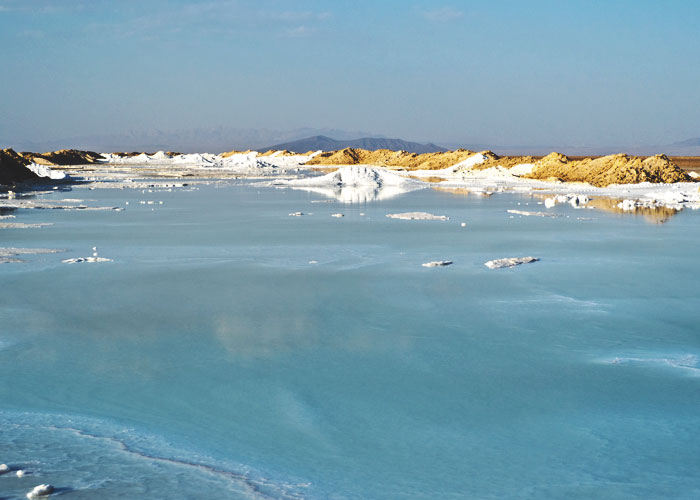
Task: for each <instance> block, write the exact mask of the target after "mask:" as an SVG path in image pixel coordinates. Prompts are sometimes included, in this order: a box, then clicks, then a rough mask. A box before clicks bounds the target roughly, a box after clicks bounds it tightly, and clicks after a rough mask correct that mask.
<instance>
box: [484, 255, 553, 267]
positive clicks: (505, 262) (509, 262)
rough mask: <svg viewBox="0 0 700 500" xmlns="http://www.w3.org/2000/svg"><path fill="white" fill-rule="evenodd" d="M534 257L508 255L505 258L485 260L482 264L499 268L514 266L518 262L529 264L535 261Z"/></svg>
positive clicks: (518, 263)
mask: <svg viewBox="0 0 700 500" xmlns="http://www.w3.org/2000/svg"><path fill="white" fill-rule="evenodd" d="M538 260H540V259H538V258H536V257H509V258H505V259H495V260H490V261H488V262H485V263H484V265H485V266H486V267H488V268H489V269H501V268H503V267H515V266H519V265H520V264H529V263H530V262H537V261H538Z"/></svg>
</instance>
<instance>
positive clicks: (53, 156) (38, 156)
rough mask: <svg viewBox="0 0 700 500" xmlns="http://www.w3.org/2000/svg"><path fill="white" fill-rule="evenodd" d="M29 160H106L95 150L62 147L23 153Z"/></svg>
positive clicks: (50, 162)
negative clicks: (51, 150) (57, 149)
mask: <svg viewBox="0 0 700 500" xmlns="http://www.w3.org/2000/svg"><path fill="white" fill-rule="evenodd" d="M22 156H24V157H25V158H27V159H28V160H29V161H32V162H34V163H37V164H39V165H48V166H55V165H87V164H89V163H97V161H99V160H104V157H103V156H102V155H101V154H99V153H95V152H94V151H80V150H78V149H61V150H59V151H53V152H50V153H24V152H23V153H22Z"/></svg>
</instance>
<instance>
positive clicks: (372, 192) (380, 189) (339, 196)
mask: <svg viewBox="0 0 700 500" xmlns="http://www.w3.org/2000/svg"><path fill="white" fill-rule="evenodd" d="M289 187H290V188H292V189H301V190H302V191H308V192H310V193H317V194H321V195H323V196H327V197H329V198H335V199H336V200H338V201H339V202H341V203H367V202H369V201H381V200H388V199H389V198H394V197H396V196H399V195H401V194H404V193H408V192H410V191H413V190H415V189H416V188H413V187H403V186H328V187H321V186H289Z"/></svg>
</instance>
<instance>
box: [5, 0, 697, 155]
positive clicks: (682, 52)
mask: <svg viewBox="0 0 700 500" xmlns="http://www.w3.org/2000/svg"><path fill="white" fill-rule="evenodd" d="M0 60H1V61H2V73H3V74H2V78H0V96H2V97H1V98H0V142H8V141H11V140H39V141H40V140H45V139H60V138H63V137H74V136H80V135H90V134H115V133H121V132H124V131H127V130H143V131H149V130H153V129H159V130H166V131H167V130H176V129H188V128H201V127H214V126H225V127H241V128H272V129H281V130H283V129H292V128H297V127H316V128H322V127H329V128H338V129H345V130H363V131H369V132H373V133H376V134H384V135H386V136H390V137H401V138H404V139H413V140H420V141H435V142H457V141H462V142H466V143H481V144H496V145H497V144H507V145H541V144H571V145H589V146H597V145H616V144H620V145H633V144H667V143H669V142H674V141H677V140H682V139H686V138H688V137H697V136H700V92H699V90H698V89H700V63H699V61H700V2H694V1H693V2H691V1H664V2H662V1H658V2H652V1H644V0H637V1H594V0H588V1H571V2H564V1H551V2H545V1H495V0H493V1H461V2H460V1H453V2H444V3H443V2H435V1H433V2H428V1H407V2H404V1H395V0H386V1H379V0H375V1H362V0H353V1H310V0H300V1H274V0H260V1H237V0H209V1H201V2H193V1H184V0H180V1H177V0H154V1H145V0H140V1H136V0H123V1H109V2H108V1H103V0H75V1H70V0H63V1H58V0H57V1H46V0H0Z"/></svg>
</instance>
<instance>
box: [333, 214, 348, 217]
mask: <svg viewBox="0 0 700 500" xmlns="http://www.w3.org/2000/svg"><path fill="white" fill-rule="evenodd" d="M331 217H345V215H343V214H331Z"/></svg>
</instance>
